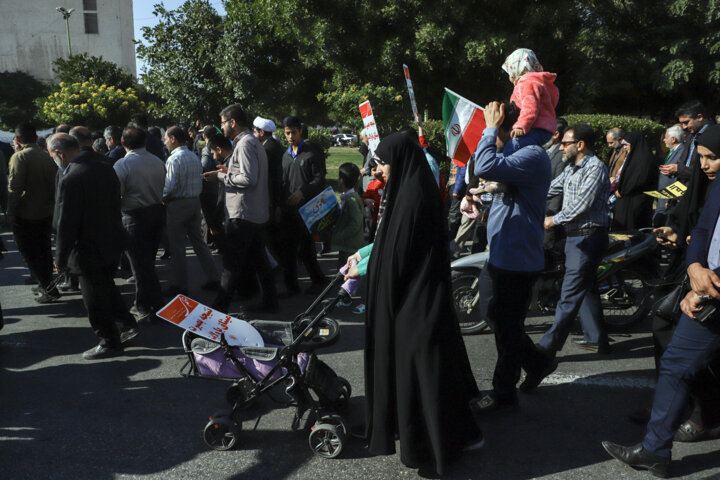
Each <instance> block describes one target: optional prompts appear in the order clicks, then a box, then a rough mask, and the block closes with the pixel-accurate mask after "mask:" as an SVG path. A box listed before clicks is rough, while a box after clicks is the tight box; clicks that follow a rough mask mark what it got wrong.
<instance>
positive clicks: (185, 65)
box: [137, 0, 246, 123]
mask: <svg viewBox="0 0 720 480" xmlns="http://www.w3.org/2000/svg"><path fill="white" fill-rule="evenodd" d="M153 14H154V15H155V16H157V17H158V23H157V25H155V26H153V27H143V29H142V32H143V39H144V42H145V43H141V42H138V43H137V54H138V57H139V58H141V59H143V60H144V61H145V64H146V70H145V72H143V73H142V74H141V78H142V82H143V85H144V86H145V88H147V90H148V91H149V92H150V94H152V95H154V96H156V97H157V99H158V100H157V101H153V102H151V103H150V105H149V111H150V113H152V114H153V115H155V116H158V117H164V118H168V119H173V120H175V121H183V120H188V119H190V120H195V119H200V120H202V121H203V123H206V122H208V121H211V120H215V119H217V117H218V115H219V113H220V110H222V109H223V108H224V107H225V106H227V105H229V104H230V103H234V102H232V101H231V98H232V97H231V90H230V89H228V88H226V83H227V84H229V83H231V79H230V78H226V79H223V77H222V76H221V75H220V72H219V70H218V68H219V66H220V65H221V64H222V59H221V58H219V57H218V56H217V55H218V52H219V49H218V47H219V42H220V37H221V35H222V19H221V17H220V16H219V15H218V14H217V12H216V11H215V10H214V9H213V8H212V5H211V4H210V2H209V1H207V0H188V1H186V2H185V3H184V4H182V5H181V6H180V7H179V8H178V9H177V10H174V11H169V10H166V9H165V8H164V7H163V5H162V4H158V5H155V10H154V11H153ZM239 103H242V104H244V105H245V104H246V102H244V101H242V100H241V101H240V102H239Z"/></svg>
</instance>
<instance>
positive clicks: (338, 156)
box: [325, 147, 364, 193]
mask: <svg viewBox="0 0 720 480" xmlns="http://www.w3.org/2000/svg"><path fill="white" fill-rule="evenodd" d="M363 160H364V158H363V156H362V155H360V152H358V150H357V147H330V153H329V154H328V157H327V160H326V162H325V163H326V165H327V176H326V177H325V178H326V179H327V182H328V185H330V186H331V187H333V190H335V192H336V193H337V192H338V188H337V178H338V168H340V165H342V164H343V163H346V162H350V163H354V164H355V165H357V166H358V168H362V166H363Z"/></svg>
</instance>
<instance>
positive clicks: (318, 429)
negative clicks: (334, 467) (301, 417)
mask: <svg viewBox="0 0 720 480" xmlns="http://www.w3.org/2000/svg"><path fill="white" fill-rule="evenodd" d="M308 443H309V444H310V449H311V450H312V451H313V453H314V454H315V455H317V456H319V457H323V458H335V457H337V456H338V455H340V453H341V452H342V449H343V446H344V444H345V434H344V433H343V432H342V431H341V430H340V429H339V428H337V427H335V426H334V425H330V424H327V423H318V424H316V425H315V426H314V427H312V429H311V430H310V436H309V437H308Z"/></svg>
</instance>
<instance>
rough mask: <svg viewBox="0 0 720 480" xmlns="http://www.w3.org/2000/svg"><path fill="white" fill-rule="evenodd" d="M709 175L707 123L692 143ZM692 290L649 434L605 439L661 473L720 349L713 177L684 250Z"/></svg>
mask: <svg viewBox="0 0 720 480" xmlns="http://www.w3.org/2000/svg"><path fill="white" fill-rule="evenodd" d="M695 147H696V149H697V152H698V154H699V157H700V165H701V168H702V169H703V171H704V172H705V174H706V175H707V176H708V178H709V179H710V180H714V179H715V176H717V174H718V171H720V126H716V125H713V126H710V127H708V128H707V130H706V131H705V132H704V134H703V136H702V137H699V138H698V139H697V141H696V145H695ZM687 265H688V268H687V273H688V276H689V277H690V285H691V287H692V290H691V291H690V292H689V293H688V294H687V296H686V297H685V299H684V300H683V301H682V303H681V304H680V308H681V309H682V311H683V315H682V316H681V317H680V321H679V322H678V325H677V327H676V329H675V334H674V336H673V338H672V340H671V341H670V345H668V348H667V350H666V351H665V354H664V355H663V357H662V359H661V363H660V375H659V378H658V383H657V387H656V388H655V398H654V400H653V407H652V414H651V416H650V422H649V423H648V426H647V433H646V434H645V438H644V439H643V441H642V442H641V443H638V444H637V445H633V446H630V447H624V446H622V445H617V444H615V443H611V442H603V447H604V448H605V450H607V452H608V453H609V454H610V455H612V456H613V457H615V458H616V459H618V460H620V461H621V462H623V463H625V464H627V465H629V466H631V467H633V468H636V469H644V470H649V471H650V472H651V473H652V474H654V475H656V476H660V477H665V476H666V475H667V473H668V467H669V466H670V450H671V449H672V443H673V437H674V435H675V432H676V431H677V429H678V427H679V426H680V423H681V422H682V421H683V418H684V417H683V413H684V411H685V408H686V406H687V403H688V400H689V389H690V385H691V383H692V381H693V379H694V378H695V377H696V376H697V374H698V373H699V372H701V371H703V370H704V369H705V368H706V367H707V365H708V364H709V363H710V361H711V360H712V359H713V358H714V356H715V355H717V353H718V352H720V311H719V312H716V313H711V312H713V311H714V310H715V308H717V307H720V291H719V290H718V289H719V288H720V276H718V274H719V273H720V182H711V184H710V190H709V193H708V197H707V200H706V202H705V206H704V208H703V211H702V214H701V215H700V219H699V220H698V223H697V225H696V226H695V228H694V229H693V231H692V234H691V241H690V244H689V246H688V250H687Z"/></svg>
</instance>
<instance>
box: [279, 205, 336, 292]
mask: <svg viewBox="0 0 720 480" xmlns="http://www.w3.org/2000/svg"><path fill="white" fill-rule="evenodd" d="M280 229H281V230H282V232H283V233H282V237H283V243H284V248H283V255H282V257H281V263H282V267H283V268H284V269H285V285H286V287H287V288H288V290H298V289H299V287H298V275H297V259H298V258H300V260H301V261H302V263H303V265H305V270H307V273H308V275H309V276H310V280H312V282H313V283H325V282H326V279H325V275H324V274H323V272H322V269H321V268H320V264H319V263H318V261H317V255H316V252H315V241H314V240H313V238H312V237H311V236H310V232H309V231H308V229H307V227H305V223H304V222H303V220H302V218H301V217H300V214H299V213H297V211H292V212H285V213H283V217H282V222H281V224H280Z"/></svg>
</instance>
